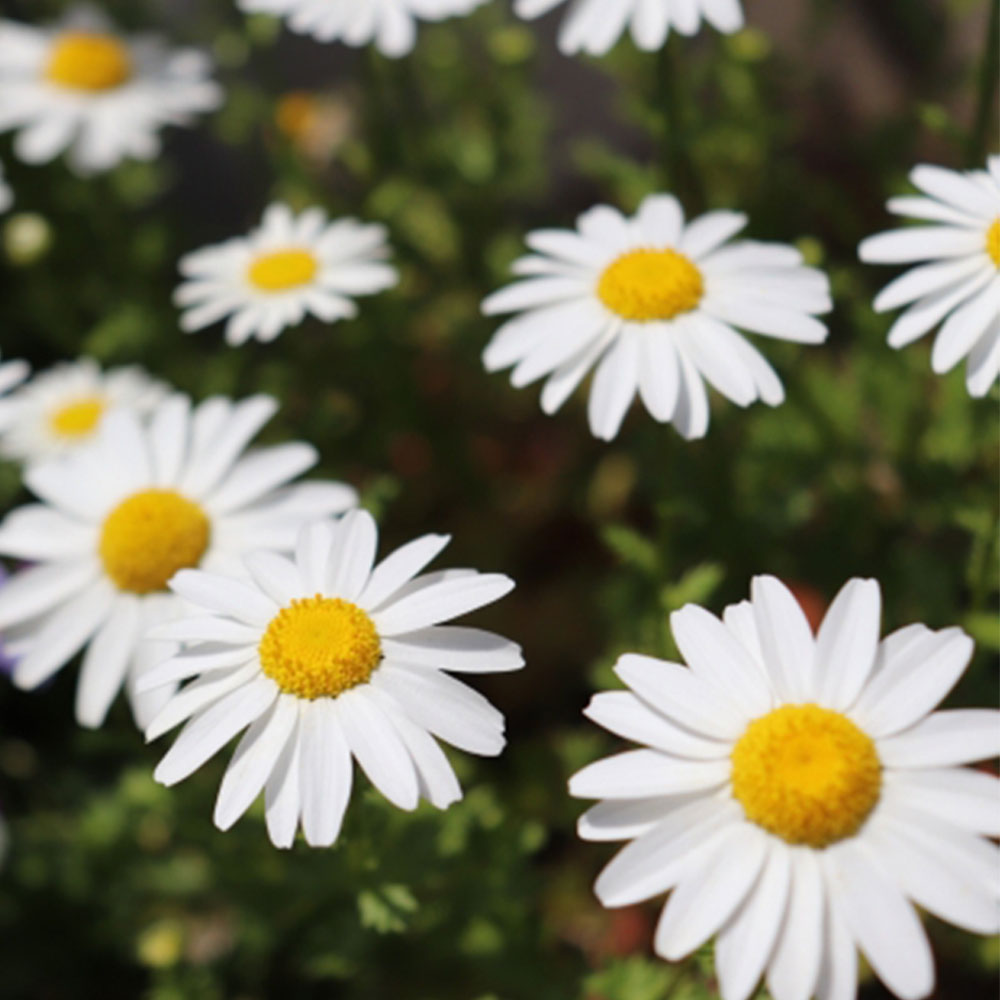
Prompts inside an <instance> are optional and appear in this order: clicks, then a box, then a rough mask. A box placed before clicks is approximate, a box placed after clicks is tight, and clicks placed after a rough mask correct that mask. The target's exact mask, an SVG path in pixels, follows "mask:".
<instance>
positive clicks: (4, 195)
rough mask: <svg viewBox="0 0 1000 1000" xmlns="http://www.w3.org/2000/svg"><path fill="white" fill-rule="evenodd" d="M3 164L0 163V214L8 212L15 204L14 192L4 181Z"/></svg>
mask: <svg viewBox="0 0 1000 1000" xmlns="http://www.w3.org/2000/svg"><path fill="white" fill-rule="evenodd" d="M3 173H4V171H3V163H0V212H6V211H7V209H8V208H10V206H11V205H13V204H14V192H13V191H12V190H11V188H10V185H9V184H8V183H7V181H6V180H5V179H4V175H3Z"/></svg>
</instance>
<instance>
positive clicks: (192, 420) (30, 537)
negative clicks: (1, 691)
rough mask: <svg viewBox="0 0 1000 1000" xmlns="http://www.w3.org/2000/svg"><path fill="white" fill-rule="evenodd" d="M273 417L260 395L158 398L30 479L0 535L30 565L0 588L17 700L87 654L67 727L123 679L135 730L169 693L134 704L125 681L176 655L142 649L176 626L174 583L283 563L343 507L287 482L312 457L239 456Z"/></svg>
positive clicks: (339, 498) (348, 499) (341, 492)
mask: <svg viewBox="0 0 1000 1000" xmlns="http://www.w3.org/2000/svg"><path fill="white" fill-rule="evenodd" d="M276 409H277V403H276V402H275V401H274V400H273V399H271V398H270V397H268V396H254V397H251V398H249V399H245V400H243V401H241V402H239V403H233V402H231V401H230V400H228V399H222V398H218V397H217V398H213V399H207V400H205V401H204V402H203V403H201V404H200V405H198V406H197V407H195V408H194V410H192V409H191V404H190V401H189V400H188V399H187V398H186V397H184V396H178V395H175V396H170V397H168V398H167V399H165V400H164V401H163V402H162V403H160V404H159V405H158V406H157V407H156V409H155V410H154V411H153V413H152V415H151V418H150V420H149V421H148V422H145V423H144V422H143V421H142V420H141V419H140V417H139V415H138V414H136V413H135V412H133V411H131V410H117V411H115V412H113V413H110V414H109V415H108V416H107V418H106V419H105V420H104V422H103V425H102V427H101V430H100V432H99V434H98V436H97V438H96V439H95V440H94V441H93V442H92V443H91V444H88V445H85V446H83V447H81V448H78V449H77V450H76V451H73V452H71V453H70V454H68V455H65V456H62V457H61V458H57V459H52V460H49V461H47V462H42V463H38V464H36V465H33V466H30V467H29V468H28V471H27V473H26V474H25V484H26V485H27V486H28V488H29V489H30V490H31V491H32V492H33V493H34V494H35V495H36V496H37V497H38V498H39V500H40V501H41V502H40V503H35V504H30V505H28V506H25V507H19V508H17V509H16V510H14V511H12V512H11V513H10V514H8V515H7V517H6V518H5V519H4V521H3V523H2V524H0V554H2V555H6V556H9V557H11V558H14V559H24V560H28V561H30V562H32V563H36V564H37V565H34V566H32V567H30V568H28V569H25V570H22V571H20V572H19V573H17V574H16V575H14V576H13V577H11V579H9V580H8V581H7V582H6V583H5V584H4V586H3V587H2V588H0V630H3V634H4V639H5V646H6V649H7V650H8V652H10V653H11V654H12V655H14V656H15V657H17V658H18V663H17V667H16V668H15V671H14V683H15V684H17V686H18V687H21V688H35V687H37V686H38V685H39V684H42V683H44V682H45V681H46V680H47V679H48V678H49V677H51V676H52V675H53V674H55V672H56V671H57V670H59V669H60V668H61V667H62V666H64V665H65V664H66V663H67V662H68V661H69V660H70V659H71V658H72V657H73V656H74V655H75V654H76V653H77V652H78V651H79V650H81V649H84V648H85V650H86V651H85V653H84V656H83V667H82V671H81V674H80V679H79V683H78V685H77V698H76V716H77V719H78V721H79V722H80V723H81V724H82V725H85V726H90V727H95V726H99V725H100V724H101V723H102V722H103V720H104V717H105V715H106V713H107V711H108V707H109V706H110V704H111V702H112V701H113V700H114V697H115V695H116V694H117V692H118V690H119V688H120V687H121V685H122V683H123V681H125V680H128V683H129V694H130V696H131V700H132V709H133V712H134V714H135V717H136V722H137V724H138V725H139V726H140V727H141V728H145V726H146V725H147V724H148V723H149V721H150V719H151V718H152V717H153V715H154V714H155V712H156V711H158V710H159V708H160V706H161V705H162V704H163V702H164V701H165V700H166V699H167V698H168V697H169V696H170V689H169V688H164V689H161V690H157V691H155V692H152V693H146V694H140V693H139V692H137V691H136V690H135V681H136V679H137V678H138V677H139V676H140V675H141V674H142V672H143V671H144V670H145V669H147V668H148V667H149V666H150V665H151V664H153V663H157V662H159V661H160V660H161V659H162V658H163V657H165V656H168V655H170V653H171V652H172V651H173V648H174V647H173V646H172V645H171V644H164V643H158V642H150V641H146V640H143V639H142V637H143V635H144V633H145V632H146V631H147V630H148V629H149V628H150V627H151V626H152V625H156V624H158V623H161V622H164V621H169V620H171V619H173V618H175V617H177V616H178V615H179V614H180V613H181V610H182V602H181V601H180V600H179V599H178V598H177V597H175V596H174V595H173V594H172V593H170V591H168V590H167V582H168V581H169V580H170V578H171V577H172V576H173V575H174V573H176V572H177V570H179V569H184V568H186V567H191V566H204V567H207V568H222V567H226V566H231V565H235V564H238V559H237V557H238V556H240V555H242V554H243V553H244V552H245V551H247V550H248V549H251V548H272V549H279V550H285V551H289V550H291V548H292V546H293V545H294V543H295V538H296V536H297V534H298V529H299V527H300V526H301V525H302V524H303V523H304V522H306V521H308V520H311V519H313V518H315V517H318V516H323V515H325V514H329V513H333V512H339V511H343V510H345V509H347V508H348V507H350V506H351V505H352V504H353V503H354V501H355V499H356V498H355V493H354V491H353V490H352V489H351V488H350V487H348V486H344V485H342V484H340V483H330V482H312V483H296V484H292V483H291V480H293V479H295V478H296V477H297V476H298V475H300V474H301V473H302V472H304V471H305V470H306V469H308V468H310V467H311V466H312V465H314V464H315V462H316V458H317V455H316V451H315V449H314V448H312V446H311V445H308V444H302V443H292V444H281V445H274V446H271V447H268V448H259V449H256V450H251V451H247V445H248V443H249V442H250V440H251V439H252V438H253V437H254V436H255V435H256V434H257V432H258V431H259V430H260V428H261V427H262V426H263V425H264V424H265V423H266V422H267V421H268V420H269V419H270V417H271V415H272V414H273V413H274V412H275V410H276Z"/></svg>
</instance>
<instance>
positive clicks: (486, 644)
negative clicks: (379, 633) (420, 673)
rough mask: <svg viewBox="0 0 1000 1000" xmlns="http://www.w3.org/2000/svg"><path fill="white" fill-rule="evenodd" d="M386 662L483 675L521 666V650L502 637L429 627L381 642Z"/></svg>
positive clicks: (449, 627) (454, 627) (475, 630)
mask: <svg viewBox="0 0 1000 1000" xmlns="http://www.w3.org/2000/svg"><path fill="white" fill-rule="evenodd" d="M382 653H383V655H384V656H385V658H386V659H388V660H392V661H394V662H397V661H398V662H399V663H412V664H415V665H417V666H423V667H437V668H439V669H441V670H451V671H454V672H456V673H470V674H487V673H499V672H501V671H506V670H518V669H520V668H521V667H523V666H524V657H523V656H522V655H521V647H520V646H519V645H518V644H517V643H516V642H511V641H510V640H509V639H505V638H503V636H499V635H494V634H493V633H492V632H484V631H483V630H482V629H478V628H464V627H462V626H460V625H432V626H431V627H430V628H425V629H420V630H419V631H417V632H405V633H403V634H402V635H399V636H397V637H396V638H394V639H389V638H385V639H383V640H382Z"/></svg>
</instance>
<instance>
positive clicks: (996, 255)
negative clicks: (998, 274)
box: [986, 215, 1000, 270]
mask: <svg viewBox="0 0 1000 1000" xmlns="http://www.w3.org/2000/svg"><path fill="white" fill-rule="evenodd" d="M986 252H987V253H988V254H989V255H990V257H992V258H993V263H994V265H995V266H996V268H997V270H1000V215H998V216H997V217H996V218H995V219H994V220H993V225H992V226H990V228H989V229H987V230H986Z"/></svg>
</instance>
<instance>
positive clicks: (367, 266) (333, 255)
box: [174, 205, 397, 347]
mask: <svg viewBox="0 0 1000 1000" xmlns="http://www.w3.org/2000/svg"><path fill="white" fill-rule="evenodd" d="M388 256H389V248H388V246H387V245H386V233H385V228H384V227H383V226H380V225H376V224H364V223H361V222H358V221H356V220H355V219H337V220H336V221H334V222H330V221H328V219H327V217H326V214H325V213H324V212H323V211H321V210H320V209H318V208H310V209H307V210H306V211H305V212H303V213H302V214H301V215H299V216H295V215H293V214H292V211H291V209H290V208H288V206H287V205H271V206H270V207H269V208H268V209H267V210H266V211H265V212H264V218H263V221H262V222H261V225H260V227H259V228H258V229H255V230H254V231H253V232H252V233H250V235H249V236H246V237H238V238H236V239H231V240H227V241H226V242H225V243H220V244H218V245H217V246H210V247H205V248H204V249H202V250H197V251H195V252H194V253H190V254H188V255H187V256H186V257H183V258H182V259H181V262H180V271H181V274H182V275H183V276H184V277H185V278H187V279H188V280H187V281H185V282H184V283H183V284H182V285H181V286H180V287H179V288H178V289H177V292H176V294H175V296H174V298H175V301H176V303H177V305H178V306H180V307H181V308H183V309H184V310H185V312H184V314H183V316H182V317H181V327H182V329H184V330H185V331H186V332H187V333H192V332H194V331H195V330H201V329H203V328H204V327H206V326H210V325H211V324H213V323H217V322H218V321H219V320H221V319H224V318H225V317H227V316H228V317H229V321H228V323H227V324H226V341H227V342H228V343H229V344H231V345H233V346H234V347H235V346H238V345H239V344H243V343H245V342H246V341H247V340H249V339H250V338H251V337H256V338H257V339H258V340H260V341H262V342H266V341H270V340H274V338H275V337H277V336H278V334H280V333H281V331H282V330H284V329H285V328H286V327H289V326H295V325H297V324H298V323H301V322H302V320H303V319H304V318H305V317H306V316H307V315H308V314H310V313H311V314H312V315H314V316H316V317H318V318H319V319H321V320H323V322H325V323H333V322H334V321H335V320H338V319H349V318H352V317H354V316H356V315H357V311H358V309H357V306H356V305H355V304H354V301H353V298H352V296H356V295H372V294H374V293H375V292H380V291H382V290H383V289H386V288H391V287H392V286H393V285H395V284H396V281H397V275H396V271H395V270H394V268H392V267H391V266H390V265H389V264H387V263H385V260H386V258H387V257H388Z"/></svg>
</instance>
